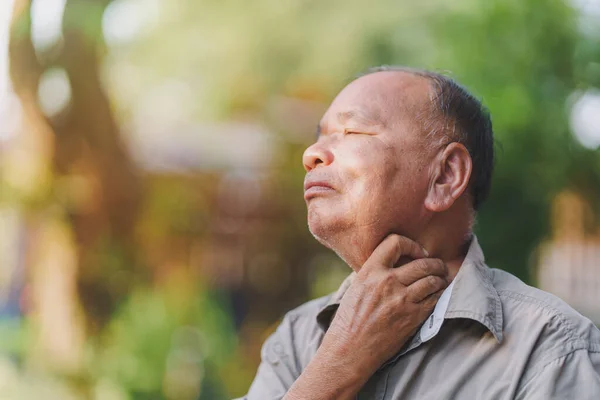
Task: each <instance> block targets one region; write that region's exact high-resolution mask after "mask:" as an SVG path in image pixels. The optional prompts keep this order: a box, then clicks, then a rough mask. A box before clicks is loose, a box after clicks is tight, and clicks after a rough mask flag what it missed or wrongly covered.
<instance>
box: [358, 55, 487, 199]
mask: <svg viewBox="0 0 600 400" xmlns="http://www.w3.org/2000/svg"><path fill="white" fill-rule="evenodd" d="M382 71H398V72H406V73H409V74H413V75H417V76H420V77H423V78H426V79H428V80H429V81H430V82H431V87H432V92H431V97H430V100H431V103H430V104H431V108H430V109H427V110H424V111H423V112H425V113H429V115H427V116H424V117H423V118H419V120H421V121H422V123H423V130H424V132H426V134H427V135H428V138H430V139H431V141H432V142H433V143H435V145H442V144H448V143H451V142H458V143H461V144H462V145H464V146H465V148H466V149H467V151H468V152H469V154H470V156H471V159H472V162H473V171H472V173H471V179H470V181H469V188H470V193H471V196H472V200H473V209H474V210H477V209H478V208H479V206H480V205H481V203H482V202H483V201H484V200H485V199H486V198H487V196H488V195H489V192H490V188H491V180H492V172H493V169H494V134H493V130H492V120H491V118H490V113H489V111H488V109H487V108H486V107H485V106H484V105H483V104H482V103H481V101H479V100H478V99H477V98H476V97H475V96H473V95H472V94H471V93H469V91H468V90H467V89H465V88H464V87H463V86H461V85H460V84H459V83H457V82H456V81H454V80H453V79H451V78H449V77H448V76H446V75H443V74H441V73H437V72H431V71H427V70H423V69H417V68H410V67H403V66H381V67H375V68H371V69H369V70H367V72H365V73H363V74H361V76H363V75H369V74H372V73H376V72H382Z"/></svg>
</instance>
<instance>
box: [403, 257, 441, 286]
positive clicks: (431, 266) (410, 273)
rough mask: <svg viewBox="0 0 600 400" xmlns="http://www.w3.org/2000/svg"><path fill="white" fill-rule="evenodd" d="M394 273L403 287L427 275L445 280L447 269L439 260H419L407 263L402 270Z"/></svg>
mask: <svg viewBox="0 0 600 400" xmlns="http://www.w3.org/2000/svg"><path fill="white" fill-rule="evenodd" d="M394 273H395V274H396V276H397V277H398V280H399V281H400V282H401V283H402V284H403V285H404V286H409V285H412V284H413V283H415V282H416V281H418V280H419V279H422V278H425V277H426V276H428V275H436V276H439V277H442V278H444V279H446V277H447V275H448V268H447V267H446V264H445V263H444V262H443V261H442V260H440V259H439V258H419V259H417V260H413V261H411V262H409V263H407V264H406V265H404V266H402V268H398V269H396V270H394Z"/></svg>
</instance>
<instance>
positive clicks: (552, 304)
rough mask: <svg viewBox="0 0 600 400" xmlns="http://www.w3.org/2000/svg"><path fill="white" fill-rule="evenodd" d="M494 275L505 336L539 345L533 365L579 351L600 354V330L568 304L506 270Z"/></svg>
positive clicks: (535, 348) (496, 271)
mask: <svg viewBox="0 0 600 400" xmlns="http://www.w3.org/2000/svg"><path fill="white" fill-rule="evenodd" d="M491 274H492V281H493V285H494V288H495V289H496V291H497V293H498V296H499V297H500V301H501V304H502V316H503V320H504V322H503V329H504V330H505V335H506V336H507V337H508V338H512V339H514V340H516V341H528V342H529V343H535V345H534V346H533V348H532V349H531V350H532V354H531V357H532V359H531V361H532V362H534V363H540V364H543V363H547V362H551V361H552V360H555V359H557V358H560V357H564V356H565V355H567V354H570V353H572V352H574V351H577V350H587V351H590V352H600V331H599V330H598V328H597V327H596V326H595V325H594V323H593V322H592V321H590V320H589V319H588V318H586V317H584V316H583V315H581V314H580V313H579V312H577V311H576V310H575V309H573V308H572V307H571V306H569V305H568V304H567V303H566V302H564V301H563V300H561V299H560V298H558V297H557V296H554V295H553V294H550V293H548V292H544V291H543V290H540V289H537V288H534V287H532V286H529V285H526V284H525V283H524V282H522V281H521V280H520V279H518V278H517V277H515V276H513V275H511V274H509V273H507V272H505V271H501V270H497V269H492V270H491Z"/></svg>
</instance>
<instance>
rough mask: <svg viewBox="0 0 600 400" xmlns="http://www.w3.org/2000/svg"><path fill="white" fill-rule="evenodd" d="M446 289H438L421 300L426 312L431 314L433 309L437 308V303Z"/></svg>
mask: <svg viewBox="0 0 600 400" xmlns="http://www.w3.org/2000/svg"><path fill="white" fill-rule="evenodd" d="M444 290H446V289H441V290H438V291H437V292H435V293H433V294H430V295H429V296H427V297H425V298H424V299H423V300H421V302H420V303H419V304H421V305H422V306H423V310H424V311H425V312H426V315H429V313H430V312H431V310H433V309H434V308H435V305H436V304H437V302H438V300H439V299H440V297H442V294H443V293H444Z"/></svg>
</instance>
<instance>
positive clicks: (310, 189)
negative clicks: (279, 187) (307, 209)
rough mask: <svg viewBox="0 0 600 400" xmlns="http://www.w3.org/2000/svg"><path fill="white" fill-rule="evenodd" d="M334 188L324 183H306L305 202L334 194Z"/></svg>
mask: <svg viewBox="0 0 600 400" xmlns="http://www.w3.org/2000/svg"><path fill="white" fill-rule="evenodd" d="M334 191H335V190H334V189H333V187H332V186H331V185H330V184H329V183H327V182H324V181H312V182H305V183H304V200H310V199H312V198H314V197H317V196H323V195H327V194H330V193H333V192H334Z"/></svg>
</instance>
